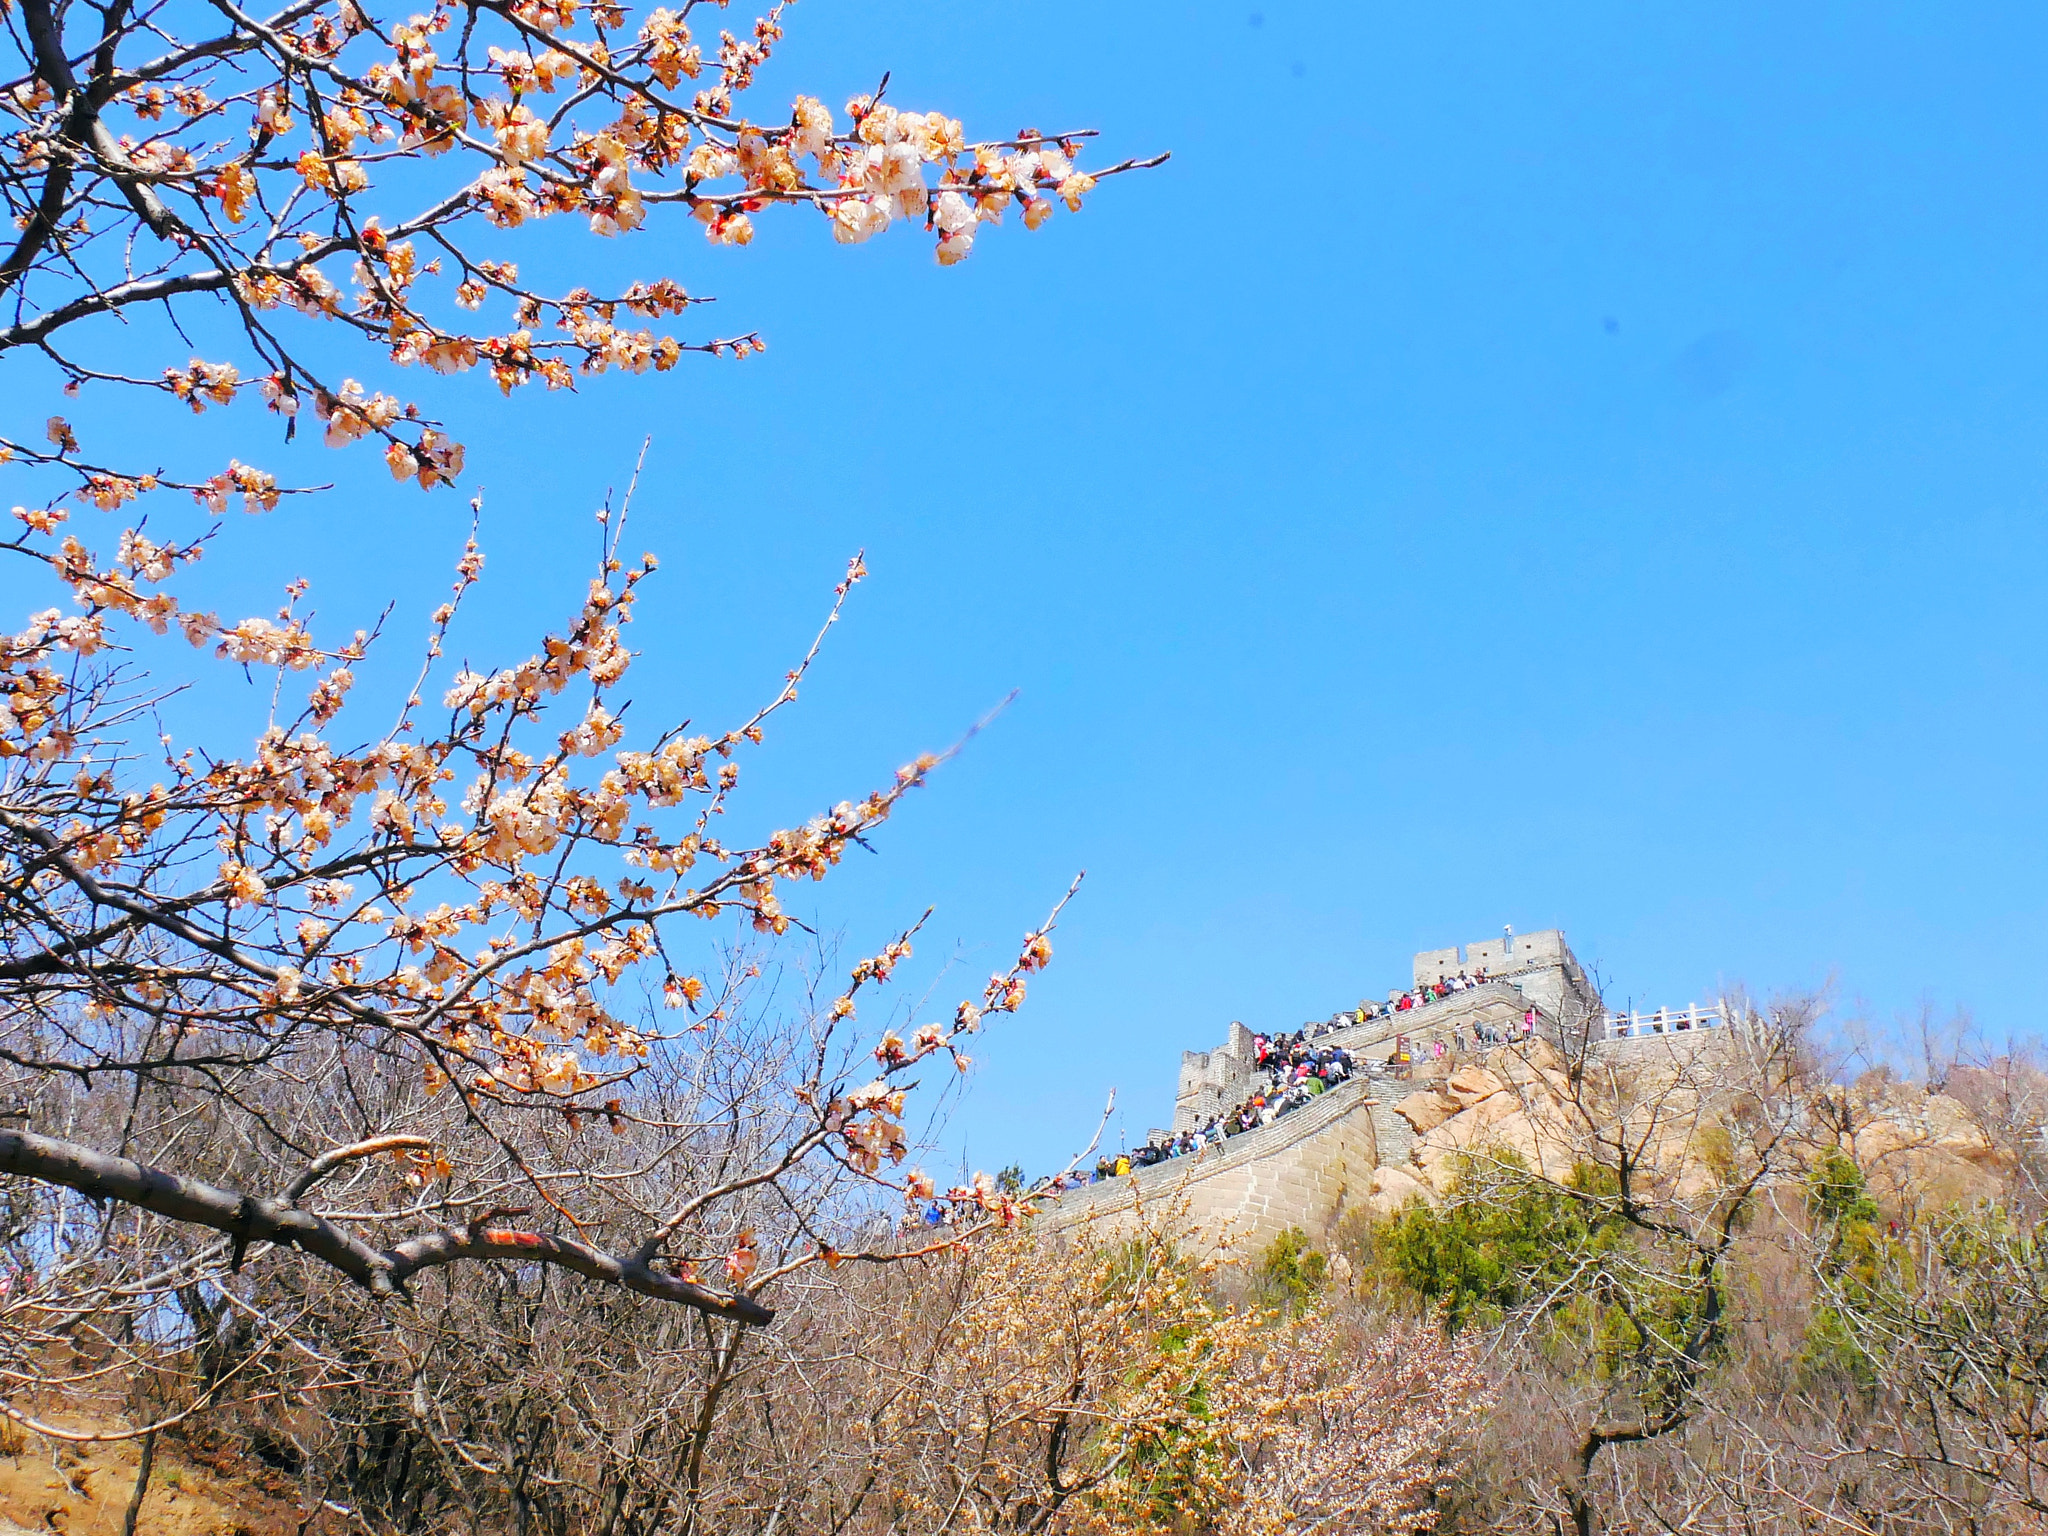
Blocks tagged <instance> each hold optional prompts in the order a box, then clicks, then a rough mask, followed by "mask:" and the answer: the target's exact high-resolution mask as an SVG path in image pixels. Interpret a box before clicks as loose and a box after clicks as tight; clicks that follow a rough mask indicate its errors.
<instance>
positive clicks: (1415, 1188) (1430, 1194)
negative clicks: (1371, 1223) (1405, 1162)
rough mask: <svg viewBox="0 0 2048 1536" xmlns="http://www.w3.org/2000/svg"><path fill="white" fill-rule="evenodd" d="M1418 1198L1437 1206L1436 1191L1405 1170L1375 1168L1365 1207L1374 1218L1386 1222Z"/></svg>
mask: <svg viewBox="0 0 2048 1536" xmlns="http://www.w3.org/2000/svg"><path fill="white" fill-rule="evenodd" d="M1417 1196H1420V1197H1421V1198H1422V1200H1423V1202H1424V1203H1425V1204H1427V1205H1435V1204H1436V1199H1437V1196H1436V1191H1435V1190H1434V1189H1431V1188H1430V1187H1429V1186H1428V1185H1427V1184H1425V1183H1423V1182H1422V1180H1420V1179H1418V1178H1416V1177H1415V1175H1414V1174H1412V1173H1410V1172H1408V1171H1407V1170H1406V1169H1405V1168H1391V1167H1389V1168H1375V1169H1374V1170H1373V1172H1372V1188H1371V1190H1370V1191H1368V1192H1367V1194H1366V1197H1365V1205H1366V1209H1367V1210H1369V1211H1371V1212H1372V1213H1373V1215H1374V1216H1376V1217H1379V1218H1380V1219H1381V1220H1385V1219H1386V1218H1387V1217H1389V1216H1392V1215H1393V1214H1394V1213H1395V1212H1396V1211H1398V1210H1400V1209H1401V1207H1402V1206H1404V1205H1406V1204H1407V1203H1408V1202H1409V1201H1410V1200H1412V1199H1414V1198H1415V1197H1417Z"/></svg>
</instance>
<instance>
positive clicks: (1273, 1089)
mask: <svg viewBox="0 0 2048 1536" xmlns="http://www.w3.org/2000/svg"><path fill="white" fill-rule="evenodd" d="M1347 1022H1348V1020H1347ZM1341 1027H1342V1026H1341V1025H1335V1024H1330V1023H1324V1024H1317V1025H1307V1026H1304V1027H1303V1028H1301V1029H1299V1030H1296V1031H1295V1032H1294V1033H1293V1034H1290V1035H1276V1036H1272V1037H1268V1036H1266V1035H1258V1036H1255V1037H1254V1039H1253V1042H1252V1045H1253V1050H1254V1051H1255V1053H1256V1058H1257V1063H1258V1071H1259V1081H1258V1083H1257V1084H1256V1086H1255V1087H1254V1088H1253V1090H1252V1091H1251V1092H1250V1093H1249V1094H1247V1095H1246V1096H1245V1099H1244V1101H1243V1102H1242V1103H1241V1104H1239V1105H1237V1107H1236V1108H1234V1109H1232V1110H1231V1111H1230V1112H1229V1113H1228V1114H1222V1115H1212V1116H1211V1117H1210V1119H1209V1122H1208V1123H1207V1124H1206V1125H1202V1126H1197V1127H1195V1128H1194V1129H1192V1130H1185V1131H1180V1132H1177V1133H1175V1134H1172V1135H1168V1136H1165V1137H1164V1138H1162V1139H1159V1140H1154V1141H1150V1142H1147V1143H1146V1144H1145V1145H1144V1146H1142V1147H1139V1148H1138V1149H1137V1150H1136V1151H1135V1152H1120V1153H1118V1154H1117V1155H1116V1156H1115V1157H1104V1158H1101V1159H1099V1160H1098V1161H1097V1162H1096V1164H1095V1178H1096V1179H1112V1178H1117V1177H1120V1176H1122V1175H1124V1174H1127V1173H1129V1172H1130V1171H1131V1170H1132V1169H1133V1168H1150V1167H1152V1166H1153V1165H1154V1164H1156V1163H1163V1162H1167V1161H1169V1160H1171V1159H1173V1158H1176V1157H1187V1156H1190V1155H1191V1154H1193V1153H1196V1152H1200V1151H1201V1150H1202V1149H1203V1148H1205V1147H1209V1146H1214V1145H1215V1144H1216V1143H1218V1142H1222V1141H1227V1140H1229V1139H1230V1138H1231V1137H1232V1136H1242V1135H1243V1134H1244V1133H1245V1132H1246V1131H1255V1130H1257V1129H1258V1128H1259V1127H1260V1126H1262V1125H1271V1124H1272V1123H1273V1122H1274V1121H1275V1120H1278V1119H1279V1118H1280V1117H1281V1116H1282V1115H1286V1114H1291V1113H1293V1111H1295V1110H1297V1109H1299V1108H1301V1106H1302V1105H1304V1104H1309V1103H1313V1102H1314V1101H1315V1100H1316V1099H1318V1098H1320V1097H1321V1096H1322V1095H1323V1094H1325V1093H1327V1092H1329V1090H1330V1089H1332V1088H1334V1087H1336V1086H1337V1085H1338V1084H1339V1083H1341V1082H1344V1081H1345V1080H1346V1079H1347V1078H1349V1077H1350V1076H1351V1075H1352V1073H1353V1071H1354V1070H1355V1065H1354V1063H1353V1061H1352V1057H1351V1053H1350V1052H1349V1051H1347V1050H1345V1049H1344V1048H1343V1047H1341V1046H1320V1047H1319V1046H1317V1045H1316V1044H1315V1043H1314V1041H1315V1039H1316V1038H1317V1037H1318V1036H1321V1035H1325V1034H1328V1033H1329V1032H1330V1030H1331V1029H1333V1028H1341ZM1091 1182H1092V1181H1091Z"/></svg>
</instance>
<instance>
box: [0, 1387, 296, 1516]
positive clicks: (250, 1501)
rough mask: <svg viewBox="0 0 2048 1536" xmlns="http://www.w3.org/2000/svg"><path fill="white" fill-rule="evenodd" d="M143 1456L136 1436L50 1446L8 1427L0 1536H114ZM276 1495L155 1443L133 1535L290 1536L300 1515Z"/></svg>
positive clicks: (0, 1435)
mask: <svg viewBox="0 0 2048 1536" xmlns="http://www.w3.org/2000/svg"><path fill="white" fill-rule="evenodd" d="M47 1422H49V1423H50V1424H51V1425H52V1427H54V1428H60V1429H79V1428H82V1427H83V1426H82V1425H80V1424H77V1423H72V1422H69V1421H67V1420H66V1418H65V1417H64V1416H62V1415H56V1416H51V1417H49V1418H48V1420H47ZM140 1459H141V1447H140V1445H139V1443H138V1442H136V1441H133V1440H115V1441H102V1442H97V1443H91V1444H83V1445H73V1444H55V1445H53V1444H52V1443H51V1442H49V1441H47V1440H45V1439H43V1438H42V1437H40V1436H37V1435H35V1434H26V1435H24V1434H23V1433H22V1432H21V1431H19V1430H18V1429H16V1428H15V1427H14V1426H12V1425H7V1426H5V1429H4V1432H0V1536H18V1533H20V1532H24V1531H26V1532H31V1533H34V1536H46V1533H48V1532H51V1531H57V1532H60V1533H63V1536H120V1531H121V1519H122V1516H123V1515H124V1514H126V1513H127V1509H128V1500H129V1499H130V1497H132V1496H133V1494H134V1492H135V1470H136V1467H137V1466H138V1465H139V1463H140ZM280 1492H281V1490H275V1489H266V1488H264V1487H262V1486H259V1483H258V1481H256V1480H252V1479H251V1478H249V1477H246V1476H244V1475H242V1474H241V1473H240V1472H239V1471H238V1469H236V1468H235V1467H233V1466H232V1465H231V1466H228V1467H226V1468H216V1467H212V1466H207V1465H204V1464H202V1461H201V1459H200V1455H199V1453H197V1452H195V1451H193V1450H192V1449H191V1448H190V1447H187V1446H183V1445H179V1444H177V1443H175V1442H173V1441H171V1440H170V1439H169V1438H168V1437H164V1438H160V1439H159V1440H158V1442H157V1449H156V1458H155V1464H154V1466H153V1468H152V1469H151V1473H150V1479H149V1491H148V1493H147V1494H146V1495H145V1496H144V1498H143V1501H142V1512H141V1517H140V1519H138V1520H137V1522H136V1526H135V1529H136V1532H137V1536H293V1533H296V1532H297V1531H298V1530H299V1528H300V1524H301V1522H302V1521H304V1519H305V1515H304V1513H303V1512H302V1511H300V1510H299V1509H297V1508H296V1507H295V1506H294V1505H293V1504H292V1503H291V1502H290V1501H289V1499H288V1498H284V1497H280V1496H279V1493H280ZM318 1524H319V1525H320V1526H324V1525H326V1524H328V1522H326V1521H321V1522H319V1523H318ZM317 1528H318V1527H317V1526H316V1529H317Z"/></svg>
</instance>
